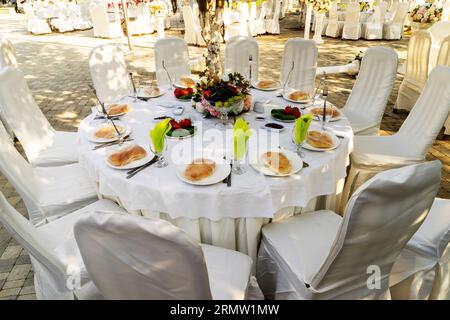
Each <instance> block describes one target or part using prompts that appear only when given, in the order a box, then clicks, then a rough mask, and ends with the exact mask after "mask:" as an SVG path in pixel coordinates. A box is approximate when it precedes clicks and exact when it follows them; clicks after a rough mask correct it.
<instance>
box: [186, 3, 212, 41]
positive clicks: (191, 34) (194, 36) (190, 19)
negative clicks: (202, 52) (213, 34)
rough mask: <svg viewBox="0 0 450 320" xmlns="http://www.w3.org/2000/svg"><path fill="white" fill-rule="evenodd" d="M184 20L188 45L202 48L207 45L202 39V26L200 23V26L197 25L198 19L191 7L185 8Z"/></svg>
mask: <svg viewBox="0 0 450 320" xmlns="http://www.w3.org/2000/svg"><path fill="white" fill-rule="evenodd" d="M183 20H184V41H186V43H188V44H195V45H200V46H204V45H206V43H205V40H203V37H202V28H201V26H200V23H199V24H198V25H197V24H196V19H195V18H194V10H193V9H192V7H191V6H190V5H184V6H183ZM198 21H199V20H198ZM199 22H200V21H199Z"/></svg>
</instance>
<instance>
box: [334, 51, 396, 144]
mask: <svg viewBox="0 0 450 320" xmlns="http://www.w3.org/2000/svg"><path fill="white" fill-rule="evenodd" d="M397 65H398V55H397V52H396V51H395V50H393V49H391V48H388V47H375V46H373V47H370V48H369V49H367V50H366V52H365V53H364V57H363V59H362V63H361V67H360V69H359V73H358V77H357V78H356V82H355V84H354V85H353V88H352V91H351V92H350V96H349V97H348V99H347V102H346V104H345V106H344V107H343V108H342V109H341V111H342V112H343V113H344V114H345V116H346V117H347V119H348V121H349V122H350V125H351V126H352V129H353V133H354V134H356V135H374V134H375V135H376V134H378V130H379V129H380V124H381V119H382V118H383V114H384V110H385V108H386V105H387V103H388V100H389V96H390V94H391V91H392V88H393V87H394V83H395V77H396V75H397Z"/></svg>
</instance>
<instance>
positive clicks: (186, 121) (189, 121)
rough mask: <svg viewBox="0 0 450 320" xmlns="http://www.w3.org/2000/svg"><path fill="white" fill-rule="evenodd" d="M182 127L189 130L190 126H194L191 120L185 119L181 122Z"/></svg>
mask: <svg viewBox="0 0 450 320" xmlns="http://www.w3.org/2000/svg"><path fill="white" fill-rule="evenodd" d="M180 126H181V127H182V128H183V129H185V128H189V127H190V126H192V122H191V119H183V120H181V121H180Z"/></svg>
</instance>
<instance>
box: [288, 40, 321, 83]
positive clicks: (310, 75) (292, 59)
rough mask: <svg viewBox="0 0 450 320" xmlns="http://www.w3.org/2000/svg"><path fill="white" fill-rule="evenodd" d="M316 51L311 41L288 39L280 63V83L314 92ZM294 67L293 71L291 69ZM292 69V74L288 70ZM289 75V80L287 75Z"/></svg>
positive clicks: (314, 44)
mask: <svg viewBox="0 0 450 320" xmlns="http://www.w3.org/2000/svg"><path fill="white" fill-rule="evenodd" d="M317 55H318V50H317V46H316V43H315V42H314V41H313V40H305V39H301V38H292V39H289V40H288V41H287V42H286V44H285V46H284V52H283V59H282V61H281V77H280V81H281V83H283V84H284V83H285V82H287V84H286V87H290V88H295V89H301V90H306V91H312V90H314V85H315V84H314V82H315V78H316V68H317ZM292 66H294V69H292ZM291 69H292V72H290V70H291ZM289 73H290V76H289V79H287V78H288V75H289Z"/></svg>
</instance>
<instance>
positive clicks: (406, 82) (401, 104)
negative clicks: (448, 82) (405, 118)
mask: <svg viewBox="0 0 450 320" xmlns="http://www.w3.org/2000/svg"><path fill="white" fill-rule="evenodd" d="M430 48H431V36H430V34H429V33H428V32H424V31H422V32H421V31H417V32H414V34H413V35H412V36H411V38H410V40H409V44H408V52H407V57H406V72H405V76H404V78H403V81H402V83H401V84H400V87H399V89H398V96H397V101H396V103H395V106H394V110H395V109H401V110H407V111H409V110H411V108H412V107H413V106H414V103H415V102H416V100H417V98H418V97H419V95H420V92H421V91H422V89H423V87H424V86H425V82H426V81H427V78H428V65H429V63H428V61H429V56H430Z"/></svg>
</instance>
